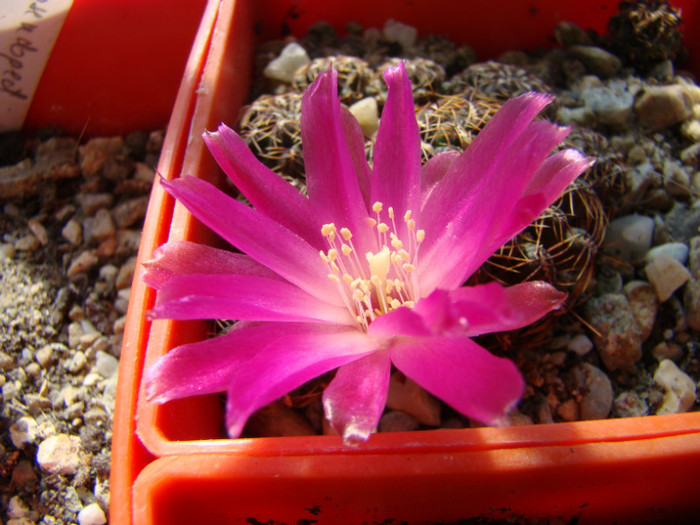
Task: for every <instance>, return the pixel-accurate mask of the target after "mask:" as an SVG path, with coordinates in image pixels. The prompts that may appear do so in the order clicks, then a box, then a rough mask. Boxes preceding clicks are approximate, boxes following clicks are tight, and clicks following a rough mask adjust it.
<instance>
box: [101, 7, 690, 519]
mask: <svg viewBox="0 0 700 525" xmlns="http://www.w3.org/2000/svg"><path fill="white" fill-rule="evenodd" d="M676 4H677V5H680V6H681V7H683V8H684V15H685V20H686V26H685V31H686V35H688V36H691V37H692V31H693V28H697V27H698V25H699V24H700V20H698V16H700V10H699V9H697V8H696V7H695V3H694V2H677V3H676ZM615 9H616V3H609V4H608V3H600V2H595V1H590V2H589V1H586V2H577V3H575V4H574V3H573V2H571V3H570V2H557V1H556V0H552V1H532V2H528V3H523V2H519V1H517V0H512V1H507V0H492V1H491V2H489V3H481V2H478V3H477V2H457V1H452V2H450V1H444V2H441V1H439V0H435V1H433V2H422V1H411V2H408V1H400V0H386V1H382V2H377V1H371V0H356V1H355V2H352V3H342V4H341V3H336V2H327V1H325V0H318V1H313V0H301V1H296V2H291V1H288V0H257V1H255V0H236V1H233V0H232V1H227V0H224V1H221V2H218V1H213V2H210V3H209V5H208V6H207V8H206V10H205V13H204V16H203V19H202V22H201V26H200V29H199V32H198V34H197V36H196V38H195V43H194V47H193V49H192V52H191V55H190V59H189V62H188V66H187V68H186V72H185V76H184V78H183V80H182V84H181V87H180V91H179V94H178V98H177V101H176V105H175V109H174V113H173V116H172V118H171V122H170V126H169V128H168V132H167V136H166V140H165V146H164V149H163V153H162V157H161V162H160V165H159V172H160V173H161V174H162V175H163V176H164V177H167V178H171V177H177V176H179V175H181V174H190V175H195V176H197V177H201V178H203V179H206V180H208V181H210V182H213V183H215V184H219V183H221V182H222V174H221V172H220V171H219V169H218V167H217V166H216V164H215V163H214V161H213V160H212V158H211V157H210V155H209V154H208V152H207V151H206V148H205V147H204V145H203V142H202V140H201V138H200V135H201V132H202V131H204V130H206V129H214V128H215V127H216V126H217V125H218V124H219V123H220V122H222V121H223V122H227V123H230V124H233V123H235V122H236V118H237V115H238V112H239V109H240V107H241V105H242V104H243V102H244V100H245V99H246V97H247V93H248V89H249V84H250V73H251V70H252V60H253V51H254V47H255V45H256V43H258V42H261V41H264V40H266V39H270V38H279V37H280V36H281V35H284V34H287V33H288V32H291V33H292V34H295V35H302V34H303V33H304V32H305V30H306V29H307V28H308V26H309V25H311V24H313V23H314V22H317V21H320V20H326V21H328V22H330V23H332V24H333V25H335V26H336V27H337V28H339V29H341V30H342V27H343V25H344V24H345V23H346V22H348V21H351V20H352V21H358V22H360V23H362V24H363V25H364V26H365V27H370V26H380V27H381V26H382V25H383V24H384V22H385V20H386V19H388V18H396V19H398V20H400V21H402V22H404V23H407V24H411V25H414V26H416V27H417V28H418V30H419V31H420V32H421V33H428V32H432V33H439V34H444V35H446V36H448V37H450V38H452V39H453V40H455V41H458V42H466V43H469V44H470V45H471V46H472V47H474V48H475V50H476V52H477V53H478V56H479V57H480V58H487V57H493V56H496V55H497V54H498V53H500V52H503V51H505V50H508V49H518V48H532V47H535V46H538V45H551V41H550V40H549V39H548V35H550V33H551V31H552V29H553V28H554V26H555V24H556V23H557V22H558V21H560V20H572V21H575V22H577V23H578V24H579V25H581V26H583V27H585V28H593V29H596V30H598V31H599V32H602V31H604V28H605V24H606V21H607V18H608V17H609V16H610V14H611V13H614V12H615ZM686 45H687V46H688V47H689V48H690V49H691V52H692V51H693V50H699V51H700V45H698V37H697V36H696V37H695V38H694V39H686ZM691 67H692V64H691ZM697 70H698V69H697V68H696V71H697ZM182 239H186V240H192V241H196V242H202V243H217V242H218V241H217V239H216V238H214V236H213V235H212V234H211V233H210V232H208V231H207V229H206V228H204V227H203V226H202V225H201V224H199V223H198V222H197V221H196V220H194V219H193V218H192V217H191V216H190V214H189V213H188V212H187V211H186V210H185V209H184V208H182V207H181V206H180V205H179V204H177V205H175V204H174V202H173V200H172V199H171V198H170V197H169V196H168V195H167V194H165V193H164V192H163V190H162V188H161V187H160V186H159V184H158V183H156V184H155V186H154V188H153V192H152V195H151V201H150V205H149V209H148V214H147V217H146V224H145V227H144V232H143V238H142V244H141V248H140V251H139V263H140V262H142V261H144V260H147V259H149V258H150V257H151V255H152V253H153V251H154V249H155V248H156V247H157V246H159V245H161V244H162V243H164V242H166V241H168V240H170V241H173V240H182ZM154 298H155V294H154V292H153V291H152V290H150V289H148V288H146V287H145V286H144V285H143V283H142V282H141V281H140V280H139V279H138V278H136V280H135V281H134V283H133V287H132V292H131V303H130V307H129V313H128V321H127V325H126V329H125V334H124V345H123V350H122V358H121V364H120V371H119V374H120V375H119V386H118V400H117V407H116V412H115V421H114V441H113V449H112V458H113V462H112V480H111V482H112V484H111V487H112V495H111V517H110V523H111V524H112V525H127V524H129V525H131V524H133V525H161V524H167V525H177V524H191V523H207V524H233V523H292V524H294V523H335V524H342V523H352V524H358V523H402V522H407V523H453V522H458V521H459V520H466V519H470V518H493V519H500V518H504V519H510V520H515V522H526V521H528V520H537V519H542V520H552V519H560V520H562V521H563V522H576V521H578V522H579V523H645V522H658V521H659V520H668V521H670V522H679V521H680V520H683V519H689V518H688V517H689V516H692V514H693V513H695V514H696V515H697V513H700V499H699V498H698V497H697V490H698V487H699V483H698V481H697V480H698V472H700V413H690V414H680V415H671V416H651V417H646V418H631V419H616V420H605V421H589V422H575V423H558V424H552V425H536V426H522V427H510V428H478V429H464V430H436V431H423V432H410V433H396V434H377V435H374V436H372V438H371V439H370V440H369V442H368V443H367V444H365V445H363V446H360V447H355V448H349V447H345V446H343V445H342V443H341V441H340V439H338V438H337V437H332V436H310V437H289V438H258V439H237V440H231V439H227V438H226V436H225V435H224V433H223V430H222V427H223V425H222V420H223V414H222V407H221V404H220V401H219V399H218V397H217V396H202V397H195V398H190V399H186V400H182V401H177V402H171V403H167V404H165V405H154V404H152V403H149V402H147V401H146V400H145V397H144V395H143V392H142V385H141V378H142V373H143V370H144V369H145V368H146V367H148V366H149V365H150V364H152V363H153V362H154V361H155V360H156V359H157V358H158V357H159V356H161V355H163V354H164V353H166V352H167V351H168V350H169V349H171V348H173V347H174V346H176V345H179V344H183V343H186V342H192V341H196V340H201V339H203V338H204V337H206V336H207V333H206V332H207V329H208V326H207V324H206V323H197V322H174V321H155V322H149V321H148V320H147V319H146V312H147V311H148V310H149V309H150V308H151V307H152V306H153V303H154Z"/></svg>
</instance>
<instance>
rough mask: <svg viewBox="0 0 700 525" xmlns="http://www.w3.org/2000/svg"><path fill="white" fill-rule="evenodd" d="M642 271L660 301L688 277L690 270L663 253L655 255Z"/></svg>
mask: <svg viewBox="0 0 700 525" xmlns="http://www.w3.org/2000/svg"><path fill="white" fill-rule="evenodd" d="M644 271H645V272H646V274H647V278H648V279H649V282H651V284H652V285H654V290H656V296H657V297H658V298H659V301H661V302H662V303H663V302H664V301H667V300H668V299H669V298H670V297H671V295H673V292H675V291H676V290H677V289H678V288H680V287H681V286H683V285H684V284H685V283H686V282H687V281H688V279H690V272H689V271H688V270H687V269H686V267H685V266H683V265H682V264H681V263H679V262H678V261H677V260H676V259H674V258H673V257H671V256H670V255H667V254H665V253H662V254H660V255H658V256H657V257H655V258H654V259H653V260H652V261H651V262H650V263H649V264H647V265H646V267H645V269H644Z"/></svg>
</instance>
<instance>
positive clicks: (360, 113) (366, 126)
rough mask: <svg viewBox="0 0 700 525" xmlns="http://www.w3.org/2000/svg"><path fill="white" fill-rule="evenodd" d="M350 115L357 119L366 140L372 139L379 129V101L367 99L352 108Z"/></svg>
mask: <svg viewBox="0 0 700 525" xmlns="http://www.w3.org/2000/svg"><path fill="white" fill-rule="evenodd" d="M350 113H352V115H353V116H354V117H355V118H356V119H357V122H359V124H360V127H361V128H362V133H363V134H364V136H365V137H366V138H370V137H372V135H374V134H375V133H376V132H377V130H378V129H379V109H378V107H377V99H375V98H374V97H367V98H363V99H362V100H359V101H358V102H355V103H354V104H353V105H352V106H350Z"/></svg>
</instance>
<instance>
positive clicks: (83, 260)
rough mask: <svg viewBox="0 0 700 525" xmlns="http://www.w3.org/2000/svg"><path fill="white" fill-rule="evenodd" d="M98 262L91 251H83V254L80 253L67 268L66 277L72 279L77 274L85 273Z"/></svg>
mask: <svg viewBox="0 0 700 525" xmlns="http://www.w3.org/2000/svg"><path fill="white" fill-rule="evenodd" d="M99 262H100V259H99V258H98V257H97V255H96V254H95V252H94V251H93V250H85V251H84V252H80V254H79V255H78V256H77V257H76V258H75V259H73V261H72V262H71V264H70V266H69V267H68V272H67V275H68V277H73V276H74V275H77V274H79V273H83V272H87V271H88V270H89V269H90V268H92V267H93V266H95V265H96V264H97V263H99Z"/></svg>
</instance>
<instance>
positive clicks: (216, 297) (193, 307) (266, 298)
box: [150, 274, 355, 326]
mask: <svg viewBox="0 0 700 525" xmlns="http://www.w3.org/2000/svg"><path fill="white" fill-rule="evenodd" d="M150 315H151V317H153V318H157V319H234V320H246V321H287V322H291V321H296V322H300V321H321V322H329V323H337V324H345V325H353V326H354V325H355V323H354V320H353V319H352V317H351V315H350V313H349V312H348V310H347V308H345V307H342V306H334V305H330V304H328V303H327V302H325V301H323V300H321V299H318V298H316V297H314V296H312V295H309V294H308V293H306V292H305V291H303V290H301V289H300V288H298V287H297V286H294V285H293V284H289V283H286V282H284V281H279V280H275V279H267V278H265V277H256V276H252V275H231V274H223V275H222V274H209V275H204V274H190V275H183V276H182V277H179V278H177V279H173V280H172V281H170V282H168V283H167V284H166V285H165V286H163V287H162V288H161V289H160V290H159V291H158V296H157V300H156V305H155V307H154V308H153V310H151V312H150Z"/></svg>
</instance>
